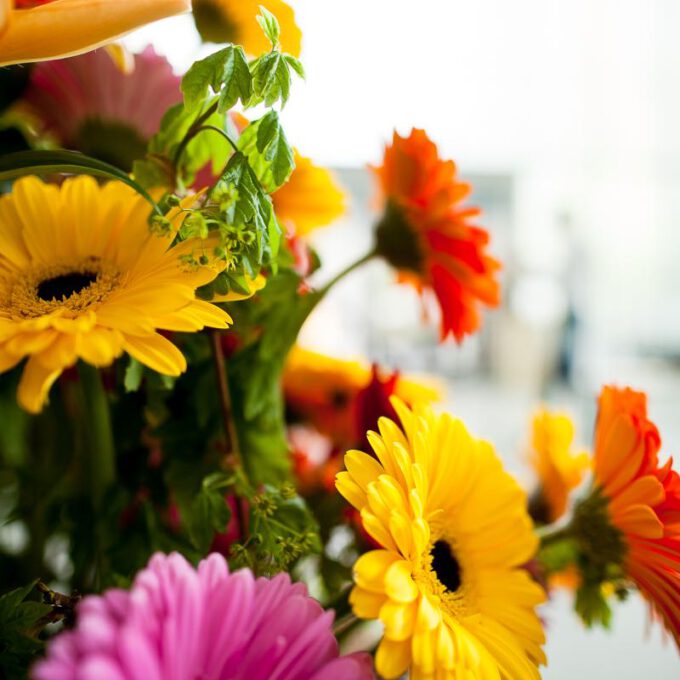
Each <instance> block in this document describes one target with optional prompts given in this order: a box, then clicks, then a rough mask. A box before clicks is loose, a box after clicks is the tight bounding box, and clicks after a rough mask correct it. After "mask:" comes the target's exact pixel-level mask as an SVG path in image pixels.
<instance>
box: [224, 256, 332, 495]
mask: <svg viewBox="0 0 680 680" xmlns="http://www.w3.org/2000/svg"><path fill="white" fill-rule="evenodd" d="M300 281H301V279H300V277H299V276H298V275H297V274H296V273H295V272H294V271H292V270H288V269H282V270H281V271H280V272H279V273H278V274H276V275H275V276H271V277H270V278H269V280H268V282H267V285H266V287H265V288H264V289H263V290H262V291H261V292H260V293H259V294H258V296H257V299H256V301H255V303H253V304H244V303H234V304H229V305H228V311H229V314H230V315H231V316H232V317H233V319H234V324H235V327H236V328H238V329H239V334H240V335H241V336H242V337H244V338H248V337H252V338H254V340H253V341H252V342H250V343H245V344H244V345H243V346H242V347H240V348H239V349H238V350H237V351H236V352H235V353H234V355H233V356H232V357H231V358H230V359H229V384H230V389H231V393H232V400H233V408H234V419H235V422H236V427H237V430H238V437H239V444H240V447H241V450H242V451H246V452H247V455H246V456H244V463H245V465H246V468H247V472H248V476H249V478H250V480H251V481H253V482H255V483H258V482H266V483H274V484H276V483H280V482H282V481H283V480H285V479H286V478H287V475H288V471H289V467H290V458H289V453H288V442H287V439H286V432H285V425H284V404H283V394H282V391H281V373H282V371H283V365H284V362H285V359H286V356H287V355H288V352H289V351H290V349H291V347H292V346H293V343H294V342H295V339H296V338H297V335H298V333H299V331H300V328H301V327H302V324H303V323H304V321H305V319H306V318H307V316H308V315H309V314H310V312H311V310H312V309H313V308H314V306H315V305H316V303H317V302H318V301H319V299H320V294H319V293H309V294H307V295H300V294H299V293H298V288H299V285H300Z"/></svg>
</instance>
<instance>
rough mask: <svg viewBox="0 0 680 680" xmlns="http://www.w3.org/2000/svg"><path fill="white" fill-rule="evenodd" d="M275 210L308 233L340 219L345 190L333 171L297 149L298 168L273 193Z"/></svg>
mask: <svg viewBox="0 0 680 680" xmlns="http://www.w3.org/2000/svg"><path fill="white" fill-rule="evenodd" d="M272 201H273V203H274V212H275V213H276V216H277V217H278V218H279V220H280V221H281V222H283V223H284V224H286V225H287V226H292V227H294V229H295V234H296V235H297V236H306V235H307V234H309V233H310V232H311V231H314V230H315V229H318V228H319V227H325V226H326V225H328V224H330V223H331V222H333V221H334V220H336V219H338V217H340V216H341V215H342V214H343V213H344V212H345V208H346V200H345V193H344V191H343V190H342V189H341V188H340V185H339V184H338V182H337V180H336V179H335V177H334V176H333V174H332V173H331V172H330V171H329V170H326V169H325V168H321V167H319V166H318V165H314V163H312V161H311V160H310V159H309V158H305V157H304V156H301V155H300V154H299V153H298V151H297V150H296V151H295V170H293V172H292V174H291V176H290V179H289V180H288V182H286V184H284V185H283V186H282V187H281V188H280V189H279V190H278V191H276V192H275V193H274V194H272Z"/></svg>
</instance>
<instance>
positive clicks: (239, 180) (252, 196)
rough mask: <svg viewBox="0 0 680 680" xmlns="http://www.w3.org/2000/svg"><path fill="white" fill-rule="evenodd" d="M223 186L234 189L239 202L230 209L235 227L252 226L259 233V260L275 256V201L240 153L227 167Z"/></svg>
mask: <svg viewBox="0 0 680 680" xmlns="http://www.w3.org/2000/svg"><path fill="white" fill-rule="evenodd" d="M221 183H224V184H226V185H227V186H229V187H231V188H232V190H233V193H234V194H235V196H236V198H235V200H234V201H233V202H232V204H231V206H230V207H229V209H228V212H229V215H228V218H229V219H230V220H231V222H232V223H233V224H237V225H239V224H240V225H244V226H250V227H252V228H253V229H254V231H255V238H256V246H257V258H258V262H262V261H263V258H264V257H265V255H268V256H274V255H275V254H276V253H275V251H272V240H271V229H272V226H271V221H272V219H273V218H272V215H273V213H274V210H273V208H272V203H271V199H270V198H269V196H267V194H265V192H264V190H263V189H262V185H261V184H260V181H259V179H258V177H257V175H256V174H255V172H254V171H253V169H252V168H251V167H250V163H249V162H248V159H247V158H246V157H245V156H244V155H243V153H241V152H240V151H238V152H236V153H235V154H234V155H233V156H232V157H231V158H230V159H229V163H227V167H226V169H225V172H224V174H223V175H222V178H221Z"/></svg>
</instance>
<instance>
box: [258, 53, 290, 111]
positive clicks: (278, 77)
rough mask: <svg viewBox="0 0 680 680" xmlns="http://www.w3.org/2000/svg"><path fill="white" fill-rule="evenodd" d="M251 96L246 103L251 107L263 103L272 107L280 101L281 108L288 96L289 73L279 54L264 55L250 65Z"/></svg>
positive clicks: (284, 61) (286, 64)
mask: <svg viewBox="0 0 680 680" xmlns="http://www.w3.org/2000/svg"><path fill="white" fill-rule="evenodd" d="M251 72H252V76H253V95H252V97H251V98H250V100H249V102H248V106H249V107H252V106H255V105H257V104H260V103H262V102H264V104H265V106H273V105H274V104H275V103H276V102H277V101H279V100H281V107H282V108H283V107H284V106H285V105H286V102H287V101H288V97H289V96H290V71H289V69H288V63H287V62H286V60H285V59H284V58H283V55H282V54H281V52H278V51H276V50H275V51H274V52H269V53H268V54H265V55H263V56H261V57H259V58H258V59H256V60H255V61H254V62H252V63H251Z"/></svg>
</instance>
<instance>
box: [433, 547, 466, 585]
mask: <svg viewBox="0 0 680 680" xmlns="http://www.w3.org/2000/svg"><path fill="white" fill-rule="evenodd" d="M430 555H432V570H433V571H434V573H435V574H436V576H437V578H438V579H439V582H440V583H441V584H442V585H443V586H444V587H445V588H446V590H447V591H448V592H450V593H455V592H456V590H458V588H460V584H461V578H460V564H458V560H457V559H456V558H455V557H454V555H453V551H452V550H451V546H450V545H449V544H448V543H447V542H446V541H437V542H436V543H435V544H434V545H433V546H432V550H430Z"/></svg>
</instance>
